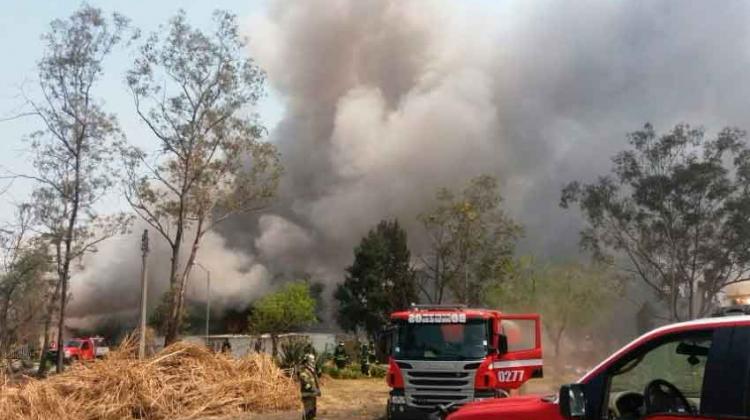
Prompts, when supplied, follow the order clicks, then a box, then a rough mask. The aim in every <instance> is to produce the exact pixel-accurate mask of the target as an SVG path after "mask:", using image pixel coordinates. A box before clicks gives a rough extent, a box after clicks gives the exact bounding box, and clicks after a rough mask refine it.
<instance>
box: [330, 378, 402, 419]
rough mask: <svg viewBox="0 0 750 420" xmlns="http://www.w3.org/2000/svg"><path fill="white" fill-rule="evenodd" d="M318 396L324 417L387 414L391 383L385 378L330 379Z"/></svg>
mask: <svg viewBox="0 0 750 420" xmlns="http://www.w3.org/2000/svg"><path fill="white" fill-rule="evenodd" d="M321 392H322V394H323V395H322V396H321V397H320V399H319V400H318V417H319V418H321V419H332V420H344V419H381V418H385V404H386V401H387V400H388V386H387V385H386V384H385V379H383V378H377V379H326V380H325V382H324V384H323V386H322V389H321Z"/></svg>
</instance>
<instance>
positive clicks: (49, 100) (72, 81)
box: [22, 6, 129, 372]
mask: <svg viewBox="0 0 750 420" xmlns="http://www.w3.org/2000/svg"><path fill="white" fill-rule="evenodd" d="M127 26H128V21H127V20H126V19H125V18H123V17H122V16H120V15H117V14H114V15H113V16H112V18H111V19H107V18H106V16H104V15H103V13H102V11H101V10H100V9H97V8H93V7H90V6H83V7H81V8H80V9H79V10H77V11H76V12H75V13H73V15H71V16H70V18H68V19H56V20H54V21H52V23H51V24H50V30H49V31H48V32H47V33H45V34H44V35H43V36H42V39H43V40H44V41H45V43H46V49H45V52H44V56H43V57H42V59H41V60H40V61H39V63H38V66H37V67H38V80H39V90H40V92H41V94H40V96H41V99H38V100H37V99H32V98H29V99H28V104H29V106H30V107H31V109H32V114H33V115H35V116H37V117H38V118H39V120H40V121H41V123H42V129H40V130H39V131H37V132H35V133H33V134H32V135H31V148H32V152H33V159H32V164H33V167H34V170H35V173H34V174H33V175H28V176H26V175H24V176H22V177H24V178H30V179H33V180H34V181H36V184H37V186H36V187H35V189H34V191H33V194H32V206H33V207H34V210H35V213H36V219H37V220H38V222H39V224H40V225H41V226H42V227H41V229H42V230H43V231H44V237H45V239H47V240H48V241H49V243H50V244H51V248H52V256H53V260H54V261H53V262H54V271H55V274H56V275H57V278H58V286H56V291H55V293H53V294H52V296H51V297H50V305H49V309H50V311H49V313H48V314H47V321H46V324H47V328H48V327H49V324H50V322H51V317H52V311H53V310H54V308H55V307H56V306H58V305H56V303H57V301H58V300H59V312H58V336H57V340H58V342H62V338H63V336H62V334H63V331H64V330H65V316H66V307H67V300H68V294H69V290H68V282H69V280H70V276H71V270H72V269H73V267H72V263H73V261H74V260H77V259H78V260H80V258H81V257H82V256H83V255H84V254H86V253H88V252H91V251H94V250H95V247H96V245H97V244H98V243H99V242H101V241H103V240H105V239H107V238H109V237H111V236H113V235H115V234H117V233H120V232H122V231H123V228H124V226H126V225H127V222H128V220H129V218H128V217H127V216H126V215H125V214H118V215H113V216H103V215H101V214H97V211H96V206H95V204H96V203H97V202H98V200H99V199H100V198H101V197H102V196H103V195H105V194H106V193H107V192H108V191H109V190H110V189H111V188H112V186H113V179H114V178H115V173H116V171H115V166H114V165H113V162H114V157H115V155H114V151H115V149H116V147H117V145H118V144H119V143H120V142H121V141H122V139H123V136H122V134H121V132H120V129H119V127H118V125H117V121H116V119H115V117H114V116H113V115H111V114H108V113H106V112H105V111H104V109H103V108H102V104H101V101H100V100H98V99H97V98H96V97H95V96H94V91H95V87H96V84H97V82H98V81H99V79H100V78H101V76H102V64H103V62H104V60H105V58H106V57H107V56H108V55H109V54H110V53H111V51H112V49H113V48H114V47H115V46H116V45H117V44H118V43H120V42H121V40H122V37H123V36H124V35H125V34H126V30H127ZM60 297H62V298H61V299H60ZM45 332H46V328H45ZM46 337H47V334H46V333H45V341H46ZM47 346H48V343H45V345H44V349H45V350H46V348H47ZM45 361H46V359H45V358H44V357H42V359H41V368H42V369H43V367H44V363H45ZM62 367H63V354H62V352H59V357H58V359H57V370H58V372H59V371H61V370H62Z"/></svg>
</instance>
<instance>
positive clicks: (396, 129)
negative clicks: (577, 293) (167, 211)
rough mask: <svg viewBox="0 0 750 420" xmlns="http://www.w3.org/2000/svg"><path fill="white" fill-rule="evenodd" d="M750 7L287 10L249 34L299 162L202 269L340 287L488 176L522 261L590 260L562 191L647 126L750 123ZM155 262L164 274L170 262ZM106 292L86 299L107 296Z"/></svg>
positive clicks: (207, 253) (244, 289) (229, 276)
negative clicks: (363, 259)
mask: <svg viewBox="0 0 750 420" xmlns="http://www.w3.org/2000/svg"><path fill="white" fill-rule="evenodd" d="M749 7H750V5H748V4H747V3H745V2H722V3H720V4H719V3H716V2H688V1H680V2H678V1H672V2H666V1H658V2H657V1H648V2H647V1H633V2H614V1H607V2H603V1H577V2H570V1H562V0H561V1H535V2H529V1H525V0H518V1H504V2H491V1H490V2H474V3H472V2H448V1H404V0H390V1H388V0H318V1H314V0H311V1H287V0H281V1H277V2H274V3H272V4H271V5H270V6H269V9H268V10H267V13H265V14H263V15H262V16H255V17H252V18H247V19H246V20H245V23H246V24H245V28H246V32H247V34H248V35H249V37H250V46H249V51H248V53H249V54H251V55H252V56H253V57H254V58H256V59H257V60H258V62H259V64H260V65H261V67H263V68H264V69H265V70H266V71H267V74H268V78H269V81H270V83H271V85H272V86H273V88H274V90H275V91H277V92H278V93H279V94H280V96H281V98H282V101H283V103H284V106H285V110H284V115H283V118H282V120H281V122H280V123H279V124H278V125H277V126H276V127H273V128H272V130H271V135H270V140H271V141H273V142H274V143H276V144H277V145H278V146H279V148H280V149H281V151H282V159H283V163H284V165H285V168H286V174H285V176H284V178H283V181H282V186H281V190H280V197H279V199H278V201H277V203H276V204H275V205H274V206H273V207H272V208H270V209H269V210H268V211H267V212H265V213H264V214H263V215H262V216H260V217H246V218H242V219H237V220H234V221H232V222H231V223H230V224H228V225H227V226H225V228H224V229H223V230H222V232H221V235H222V236H215V237H213V238H212V239H211V243H207V244H206V245H204V246H203V248H202V251H201V252H202V254H201V256H200V258H201V260H202V261H204V263H205V264H206V265H207V266H208V265H211V267H212V270H213V269H215V270H216V273H215V274H214V277H215V278H216V279H217V280H216V287H217V288H222V289H221V290H222V291H221V292H220V293H223V294H224V295H225V296H227V298H229V297H231V296H238V295H241V296H242V297H243V298H250V297H253V296H257V295H259V294H260V293H262V292H263V291H265V290H266V287H267V284H268V279H269V277H270V274H269V273H272V274H274V275H276V274H287V275H292V274H294V273H308V274H310V275H312V276H313V277H314V278H316V279H319V280H323V281H325V282H327V283H328V284H335V283H337V282H339V281H340V280H341V278H342V276H343V269H344V267H345V266H346V265H347V264H349V263H350V261H351V258H352V249H353V247H354V246H355V245H356V244H357V242H358V241H359V239H360V238H361V237H362V235H363V234H365V233H366V232H367V230H368V229H369V228H371V227H372V226H373V225H375V224H376V223H377V222H378V221H379V220H381V219H383V218H393V217H397V218H399V220H400V222H401V223H402V224H403V225H404V226H405V227H406V229H407V230H408V232H409V236H410V241H411V242H412V249H413V251H414V252H415V253H418V252H419V251H420V250H421V249H422V246H423V238H422V237H421V234H422V233H421V229H420V227H419V225H418V223H417V222H416V219H415V218H416V215H417V214H419V213H420V212H422V211H424V210H426V209H428V208H429V207H430V205H431V204H433V199H434V193H435V191H436V189H437V188H439V187H442V186H447V187H453V188H458V187H460V186H461V185H463V184H464V183H465V182H466V180H467V179H468V178H470V177H473V176H476V175H478V174H480V173H489V174H493V175H495V176H497V177H498V179H499V181H500V183H501V185H502V193H503V195H504V197H505V205H506V207H507V209H508V211H509V213H510V214H511V215H512V216H513V217H514V218H515V219H516V220H517V221H519V222H521V223H522V224H524V225H525V227H526V238H525V239H524V241H523V243H522V246H521V250H520V252H523V253H533V254H535V255H537V256H542V257H550V258H562V257H571V256H573V257H574V256H577V255H578V248H577V239H578V231H579V229H580V220H579V219H578V217H577V216H576V215H575V214H574V213H572V212H564V211H562V210H560V209H559V208H558V201H559V194H560V188H561V187H562V186H563V185H564V184H565V183H566V182H567V181H570V180H574V179H584V180H591V179H593V178H594V177H595V176H597V175H599V174H602V173H605V172H606V171H608V170H609V167H610V161H609V157H610V156H611V155H612V154H614V153H615V152H616V151H618V150H621V149H623V148H624V147H626V143H625V134H626V133H627V132H629V131H633V130H636V129H638V128H640V127H641V126H642V125H643V124H644V123H645V122H652V123H653V124H654V125H655V127H656V128H657V129H658V130H667V129H669V128H670V127H671V126H672V125H674V124H675V123H677V122H681V121H686V122H690V123H695V124H703V125H704V126H705V127H706V128H707V129H709V130H710V131H713V130H716V129H718V128H720V127H721V126H724V125H737V126H740V127H745V128H748V127H750V121H748V119H749V118H750V115H749V114H748V113H747V112H746V107H745V106H744V105H745V104H746V102H747V98H748V97H750V83H746V79H747V75H746V69H747V68H748V64H750V56H749V54H748V53H749V52H750V48H749V47H750V45H748V43H749V40H750V37H749V36H748V35H749V34H748V28H750V26H748V25H747V21H748V19H749V18H750V10H748V8H749ZM128 243H129V245H128V246H131V245H130V244H132V247H131V248H132V249H131V248H127V247H125V246H118V245H112V246H113V247H115V248H113V249H117V250H118V252H117V254H116V256H117V259H116V260H115V261H108V262H107V263H105V264H107V265H108V267H112V266H113V265H114V267H115V272H117V271H118V269H117V267H120V268H122V270H126V269H128V268H131V267H132V266H133V264H134V262H135V261H137V258H138V249H137V245H136V244H137V241H132V240H131V241H130V242H128ZM125 249H128V250H129V251H123V250H125ZM156 254H158V252H156ZM153 258H154V259H155V260H156V259H159V260H162V261H163V264H162V265H163V266H164V267H166V265H167V264H166V260H165V258H166V257H165V256H164V255H163V254H161V256H156V255H155V256H154V257H153ZM159 269H161V268H159ZM154 270H156V266H154ZM222 270H223V272H222ZM89 272H91V273H97V274H96V276H95V275H94V274H91V275H89V276H88V277H87V278H89V279H90V280H91V283H92V284H94V283H97V284H98V282H99V281H102V280H104V281H105V284H106V286H107V287H110V288H112V290H115V291H120V290H121V291H122V292H123V295H125V294H127V293H126V292H125V291H126V290H131V289H128V287H130V286H126V285H124V284H119V281H118V282H114V281H108V279H107V278H104V279H102V273H108V272H112V271H111V270H109V269H108V270H97V269H96V267H93V268H91V269H90V270H87V272H86V273H89ZM220 272H222V274H219V273H220ZM104 276H105V277H106V274H104ZM198 276H199V274H198V272H196V273H194V275H193V280H195V278H197V277H198ZM95 277H96V278H95ZM157 277H158V278H160V279H164V278H166V277H165V276H164V275H163V273H153V274H152V276H151V278H152V279H155V278H157ZM82 281H83V280H82ZM224 282H226V283H224ZM92 287H93V286H92ZM155 287H159V286H157V285H155ZM161 287H163V285H162V286H161ZM96 289H97V288H96V287H93V288H92V289H90V290H89V291H87V292H85V293H81V296H76V298H75V299H76V301H79V302H82V301H85V302H91V299H87V298H86V296H96V294H95V290H96ZM217 290H218V289H217ZM76 292H77V291H76ZM87 293H88V294H87ZM109 293H111V291H110V292H109ZM131 303H132V302H128V304H131ZM94 306H95V305H94ZM124 306H126V305H125V304H124V303H123V307H124ZM89 309H92V310H93V308H81V309H79V310H80V311H81V312H79V313H81V314H83V313H84V312H86V311H87V310H89ZM86 313H88V312H86Z"/></svg>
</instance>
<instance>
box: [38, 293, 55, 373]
mask: <svg viewBox="0 0 750 420" xmlns="http://www.w3.org/2000/svg"><path fill="white" fill-rule="evenodd" d="M59 291H60V282H59V281H58V282H57V284H55V289H54V291H53V292H52V295H51V296H50V300H49V305H48V306H47V313H46V314H45V315H44V340H43V341H42V352H41V355H40V356H39V369H38V370H37V376H42V375H43V374H44V373H45V372H46V371H47V352H48V351H49V327H50V326H51V325H52V314H54V313H55V303H56V302H57V294H58V292H59ZM58 344H59V343H58ZM58 347H59V346H58ZM58 351H60V349H58Z"/></svg>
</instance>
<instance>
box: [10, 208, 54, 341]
mask: <svg viewBox="0 0 750 420" xmlns="http://www.w3.org/2000/svg"><path fill="white" fill-rule="evenodd" d="M33 229H34V216H33V209H32V208H31V207H30V206H29V205H26V204H22V205H19V206H17V208H16V223H13V224H9V225H8V226H6V227H4V228H3V229H0V354H6V353H7V352H8V351H10V350H11V349H12V348H13V347H14V346H15V345H16V344H18V343H19V342H21V341H31V342H33V341H35V340H36V339H37V338H38V337H39V334H40V333H41V331H40V325H41V321H42V319H43V317H44V313H45V309H46V307H45V306H46V305H45V302H46V301H47V299H46V297H47V293H49V291H50V287H49V286H50V284H49V283H50V282H49V279H48V278H47V274H48V272H49V270H50V268H51V267H50V264H49V255H48V253H47V249H46V244H45V243H44V241H41V240H39V238H38V237H37V236H34V235H33Z"/></svg>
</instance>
